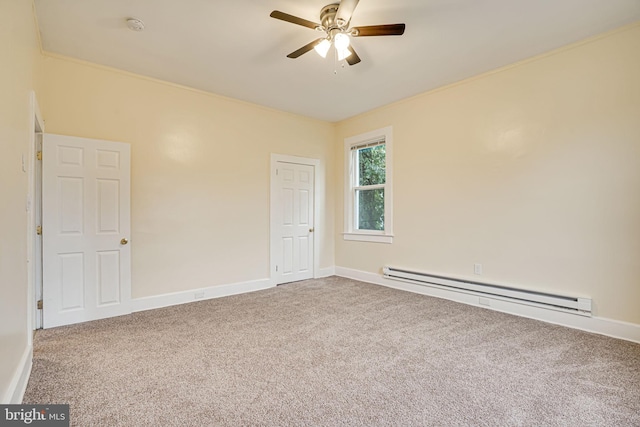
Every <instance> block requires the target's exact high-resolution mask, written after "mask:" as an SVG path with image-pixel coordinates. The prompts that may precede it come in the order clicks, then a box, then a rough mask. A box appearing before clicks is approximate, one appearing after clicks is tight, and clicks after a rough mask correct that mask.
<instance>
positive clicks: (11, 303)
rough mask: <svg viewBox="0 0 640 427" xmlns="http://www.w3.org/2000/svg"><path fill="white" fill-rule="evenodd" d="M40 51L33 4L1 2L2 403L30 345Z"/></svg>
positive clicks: (0, 305) (0, 260)
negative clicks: (33, 118) (32, 155)
mask: <svg viewBox="0 0 640 427" xmlns="http://www.w3.org/2000/svg"><path fill="white" fill-rule="evenodd" d="M39 55H40V53H39V45H38V40H37V33H36V30H35V21H34V15H33V11H32V5H31V2H29V1H17V0H12V1H2V2H0V58H1V59H0V61H1V62H0V63H1V66H0V200H2V209H0V402H2V403H6V402H8V400H9V399H10V398H11V396H10V394H11V393H12V392H13V390H10V386H11V382H12V379H14V376H15V375H16V373H17V372H19V370H20V368H21V366H20V360H21V357H22V356H23V354H24V352H25V351H27V350H28V345H29V327H30V323H29V321H28V317H29V316H28V313H29V311H28V308H27V293H28V287H27V261H26V260H27V212H26V209H25V207H26V200H27V188H28V176H27V173H25V172H23V170H22V156H23V155H24V156H25V157H26V156H27V155H28V153H29V134H30V132H32V130H31V129H30V128H29V127H30V122H29V116H30V96H31V91H32V90H34V88H35V87H36V73H37V69H38V60H39Z"/></svg>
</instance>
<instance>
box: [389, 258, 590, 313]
mask: <svg viewBox="0 0 640 427" xmlns="http://www.w3.org/2000/svg"><path fill="white" fill-rule="evenodd" d="M382 271H383V273H384V277H386V278H388V279H393V280H400V281H403V282H409V283H417V284H421V285H428V286H434V287H437V288H443V289H447V290H452V291H457V292H464V293H467V294H473V295H478V296H479V297H482V296H486V297H490V298H495V299H499V300H507V301H512V302H517V303H520V304H527V305H534V306H539V307H545V308H549V309H554V310H560V311H565V312H570V313H575V314H579V315H582V316H591V299H590V298H579V297H568V296H564V295H554V294H548V293H544V292H535V291H528V290H524V289H518V288H511V287H508V286H500V285H494V284H489V283H481V282H475V281H471V280H463V279H457V278H452V277H445V276H438V275H434V274H429V273H422V272H418V271H410V270H405V269H399V268H395V267H384V268H383V269H382Z"/></svg>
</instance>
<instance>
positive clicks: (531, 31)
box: [35, 0, 640, 122]
mask: <svg viewBox="0 0 640 427" xmlns="http://www.w3.org/2000/svg"><path fill="white" fill-rule="evenodd" d="M328 3H331V1H330V0H305V1H300V0H272V1H265V0H228V1H221V0H91V1H88V0H35V4H36V10H37V16H38V22H39V26H40V31H41V36H42V44H43V49H44V50H45V51H48V52H54V53H58V54H62V55H67V56H71V57H75V58H79V59H83V60H86V61H90V62H94V63H98V64H103V65H107V66H111V67H115V68H119V69H122V70H126V71H130V72H133V73H138V74H142V75H146V76H150V77H155V78H158V79H162V80H166V81H169V82H174V83H178V84H182V85H186V86H190V87H193V88H197V89H201V90H204V91H208V92H213V93H217V94H220V95H225V96H229V97H232V98H236V99H241V100H245V101H249V102H253V103H256V104H261V105H265V106H268V107H272V108H276V109H279V110H284V111H289V112H293V113H297V114H301V115H305V116H309V117H314V118H318V119H322V120H327V121H332V122H334V121H339V120H342V119H345V118H348V117H351V116H354V115H356V114H359V113H362V112H365V111H367V110H371V109H374V108H376V107H379V106H382V105H385V104H388V103H390V102H393V101H396V100H399V99H402V98H406V97H409V96H412V95H416V94H418V93H421V92H424V91H427V90H430V89H434V88H436V87H439V86H443V85H446V84H448V83H452V82H455V81H458V80H461V79H464V78H467V77H471V76H474V75H477V74H480V73H482V72H485V71H488V70H491V69H495V68H498V67H501V66H503V65H507V64H510V63H513V62H516V61H519V60H521V59H524V58H528V57H531V56H534V55H537V54H540V53H543V52H546V51H549V50H552V49H555V48H558V47H560V46H563V45H566V44H569V43H572V42H575V41H578V40H581V39H584V38H586V37H589V36H593V35H596V34H599V33H602V32H604V31H607V30H610V29H613V28H616V27H620V26H622V25H625V24H627V23H631V22H634V21H637V20H640V0H394V1H388V0H361V1H360V4H359V5H358V7H357V8H356V11H355V13H354V15H353V19H352V21H351V25H352V26H361V25H374V24H394V23H401V22H404V23H406V25H407V29H406V32H405V34H404V35H403V36H401V37H397V36H396V37H366V38H364V37H363V38H357V39H354V40H353V43H352V44H353V46H354V47H355V49H356V51H357V52H358V54H359V56H360V57H361V58H362V62H361V63H360V64H357V65H355V66H352V67H349V66H348V65H346V66H345V68H342V67H340V66H338V68H337V73H335V74H334V70H335V69H336V67H335V61H334V60H333V59H330V56H331V55H329V56H328V57H327V59H322V58H321V57H319V56H318V55H317V54H316V53H315V52H313V51H311V52H309V53H307V54H305V55H303V56H301V57H300V58H298V59H289V58H287V57H286V55H287V54H289V53H290V52H292V51H294V50H296V49H297V48H299V47H301V46H303V45H305V44H307V43H308V42H310V41H312V40H314V39H316V38H318V37H319V33H317V32H315V31H314V30H311V29H308V28H305V27H301V26H298V25H293V24H290V23H287V22H284V21H279V20H276V19H273V18H270V17H269V13H271V11H272V10H280V11H283V12H286V13H289V14H292V15H296V16H299V17H301V18H305V19H308V20H311V21H314V22H319V12H320V9H321V8H322V7H323V6H325V5H326V4H328ZM127 17H137V18H140V19H142V20H143V21H144V22H145V25H146V29H145V30H144V31H143V32H139V33H136V32H133V31H131V30H129V29H127V27H126V24H125V18H127Z"/></svg>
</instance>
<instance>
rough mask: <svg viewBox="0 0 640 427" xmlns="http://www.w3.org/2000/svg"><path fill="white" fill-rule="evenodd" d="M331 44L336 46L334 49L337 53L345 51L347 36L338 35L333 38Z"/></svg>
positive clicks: (347, 45) (347, 42) (347, 43)
mask: <svg viewBox="0 0 640 427" xmlns="http://www.w3.org/2000/svg"><path fill="white" fill-rule="evenodd" d="M333 43H334V44H335V45H336V49H338V51H341V50H346V49H347V48H348V47H349V43H350V40H349V36H348V35H346V34H345V33H338V34H336V35H335V37H334V38H333Z"/></svg>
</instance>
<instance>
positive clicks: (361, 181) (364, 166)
mask: <svg viewBox="0 0 640 427" xmlns="http://www.w3.org/2000/svg"><path fill="white" fill-rule="evenodd" d="M384 168H385V146H384V144H382V145H376V146H375V147H369V148H362V149H360V150H358V186H364V185H377V184H384V183H385V169H384Z"/></svg>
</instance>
